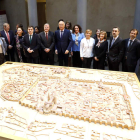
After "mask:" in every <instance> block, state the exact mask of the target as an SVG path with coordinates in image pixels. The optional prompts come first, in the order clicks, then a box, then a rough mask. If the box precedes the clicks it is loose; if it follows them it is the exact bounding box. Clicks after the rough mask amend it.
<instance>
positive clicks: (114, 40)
mask: <svg viewBox="0 0 140 140" xmlns="http://www.w3.org/2000/svg"><path fill="white" fill-rule="evenodd" d="M114 42H115V39H114V38H113V40H112V42H111V47H112V46H113V44H114ZM111 47H110V48H111Z"/></svg>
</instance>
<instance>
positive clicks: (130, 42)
mask: <svg viewBox="0 0 140 140" xmlns="http://www.w3.org/2000/svg"><path fill="white" fill-rule="evenodd" d="M131 45H132V40H130V41H129V45H128V49H129V48H130V47H131Z"/></svg>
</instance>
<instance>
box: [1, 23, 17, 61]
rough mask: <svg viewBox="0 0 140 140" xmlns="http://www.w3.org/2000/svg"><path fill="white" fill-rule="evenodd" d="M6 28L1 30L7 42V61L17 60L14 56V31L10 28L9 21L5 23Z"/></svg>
mask: <svg viewBox="0 0 140 140" xmlns="http://www.w3.org/2000/svg"><path fill="white" fill-rule="evenodd" d="M3 28H4V30H3V31H1V36H2V37H4V38H5V41H6V44H7V55H5V59H6V61H15V57H14V33H13V31H11V30H10V25H9V24H8V23H4V24H3Z"/></svg>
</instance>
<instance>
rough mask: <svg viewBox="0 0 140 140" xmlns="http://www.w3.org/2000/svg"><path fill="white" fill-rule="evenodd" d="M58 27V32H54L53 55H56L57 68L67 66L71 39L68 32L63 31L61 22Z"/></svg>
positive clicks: (63, 24) (63, 26)
mask: <svg viewBox="0 0 140 140" xmlns="http://www.w3.org/2000/svg"><path fill="white" fill-rule="evenodd" d="M58 26H59V30H57V31H55V53H56V54H58V60H59V66H68V56H69V51H70V50H71V47H72V37H71V33H70V31H69V30H67V29H65V23H64V22H63V21H60V22H59V23H58ZM63 62H64V64H63Z"/></svg>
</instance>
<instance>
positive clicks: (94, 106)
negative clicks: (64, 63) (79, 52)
mask: <svg viewBox="0 0 140 140" xmlns="http://www.w3.org/2000/svg"><path fill="white" fill-rule="evenodd" d="M75 73H76V75H77V77H78V78H77V77H76V75H75ZM81 73H82V74H83V77H82V75H81ZM93 73H94V72H93V71H91V70H89V71H88V70H87V69H69V68H63V67H53V66H52V67H51V66H50V67H49V66H44V67H43V66H32V65H31V66H30V65H23V66H17V67H14V68H9V69H6V70H4V71H3V74H4V78H3V82H4V85H3V86H2V88H1V96H2V97H3V98H4V99H6V100H9V101H19V103H20V104H21V105H24V106H26V107H29V108H33V109H36V110H37V111H39V113H41V114H51V113H53V114H56V115H60V116H65V117H69V118H74V119H79V120H84V121H89V122H94V123H100V124H105V125H110V126H116V127H121V128H127V129H135V125H136V122H135V119H134V115H133V112H132V108H131V105H130V97H129V96H128V95H127V92H126V89H125V86H124V85H123V84H120V83H116V82H105V81H102V79H100V80H92V79H93V78H92V79H91V77H89V75H90V76H92V74H93ZM95 74H97V72H95V73H94V74H93V75H95ZM84 79H85V80H84ZM129 79H131V76H130V77H129ZM132 79H133V77H132ZM84 81H85V82H84Z"/></svg>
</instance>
